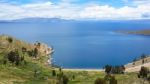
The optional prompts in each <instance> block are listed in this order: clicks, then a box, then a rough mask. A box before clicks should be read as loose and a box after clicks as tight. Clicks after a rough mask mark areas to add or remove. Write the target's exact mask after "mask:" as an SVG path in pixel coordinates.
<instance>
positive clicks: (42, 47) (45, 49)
mask: <svg viewBox="0 0 150 84" xmlns="http://www.w3.org/2000/svg"><path fill="white" fill-rule="evenodd" d="M34 46H35V48H37V49H38V51H39V52H40V54H41V55H42V56H47V57H48V61H47V62H46V64H52V53H53V52H54V49H53V48H52V47H49V46H48V45H47V44H45V43H40V42H36V43H35V44H34Z"/></svg>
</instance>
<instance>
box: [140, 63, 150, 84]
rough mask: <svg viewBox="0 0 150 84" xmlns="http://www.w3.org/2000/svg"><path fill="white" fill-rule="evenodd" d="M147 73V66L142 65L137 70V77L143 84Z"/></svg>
mask: <svg viewBox="0 0 150 84" xmlns="http://www.w3.org/2000/svg"><path fill="white" fill-rule="evenodd" d="M148 73H149V70H148V68H146V67H144V66H142V67H141V70H140V71H139V74H138V78H142V79H143V84H144V82H145V80H146V79H147V78H148Z"/></svg>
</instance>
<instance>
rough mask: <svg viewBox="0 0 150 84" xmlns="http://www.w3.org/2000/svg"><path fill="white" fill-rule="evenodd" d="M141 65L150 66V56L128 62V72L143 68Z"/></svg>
mask: <svg viewBox="0 0 150 84" xmlns="http://www.w3.org/2000/svg"><path fill="white" fill-rule="evenodd" d="M141 66H145V67H148V68H149V67H150V56H147V57H145V58H143V59H139V60H137V61H134V62H131V63H128V64H126V65H125V68H126V72H136V71H139V70H140V69H141Z"/></svg>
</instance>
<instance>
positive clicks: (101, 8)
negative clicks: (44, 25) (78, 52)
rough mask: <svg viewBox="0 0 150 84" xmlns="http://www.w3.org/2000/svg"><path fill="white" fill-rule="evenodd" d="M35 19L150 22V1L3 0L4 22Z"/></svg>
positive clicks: (0, 10) (0, 12)
mask: <svg viewBox="0 0 150 84" xmlns="http://www.w3.org/2000/svg"><path fill="white" fill-rule="evenodd" d="M34 17H36V18H38V17H39V18H61V19H76V20H89V19H90V20H91V19H92V20H135V19H150V0H0V20H14V19H21V18H34Z"/></svg>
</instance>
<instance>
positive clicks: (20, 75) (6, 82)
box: [0, 36, 141, 84]
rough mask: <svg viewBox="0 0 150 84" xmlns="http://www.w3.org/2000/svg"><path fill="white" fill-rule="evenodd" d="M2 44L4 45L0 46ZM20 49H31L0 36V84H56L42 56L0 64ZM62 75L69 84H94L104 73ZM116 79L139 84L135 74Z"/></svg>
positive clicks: (26, 45)
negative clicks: (15, 63) (66, 77)
mask: <svg viewBox="0 0 150 84" xmlns="http://www.w3.org/2000/svg"><path fill="white" fill-rule="evenodd" d="M2 43H4V44H3V45H2ZM22 47H26V48H28V49H29V50H30V49H32V46H31V45H30V44H27V43H25V42H23V41H19V40H16V39H14V41H13V43H8V42H7V40H6V37H5V36H0V84H56V77H52V75H51V73H52V72H51V68H50V67H48V66H45V65H44V61H45V58H44V57H43V56H42V57H41V58H40V59H39V60H35V59H33V58H31V57H29V56H27V55H26V56H25V60H26V61H27V65H21V66H15V65H12V64H11V63H8V64H7V65H3V64H2V59H3V57H4V56H5V55H6V54H7V53H8V52H9V51H11V50H13V48H17V49H19V50H21V48H22ZM35 69H38V70H39V71H40V73H39V75H38V77H37V78H34V70H35ZM57 73H58V71H57ZM64 74H66V75H67V76H68V77H69V80H70V81H69V84H94V80H95V79H96V78H98V77H100V78H103V77H104V76H105V74H104V72H94V71H90V72H87V71H64ZM72 75H75V79H74V80H71V78H72ZM116 78H117V80H118V82H119V83H118V84H141V83H140V80H139V79H138V78H137V75H136V73H128V74H125V75H116Z"/></svg>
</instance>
